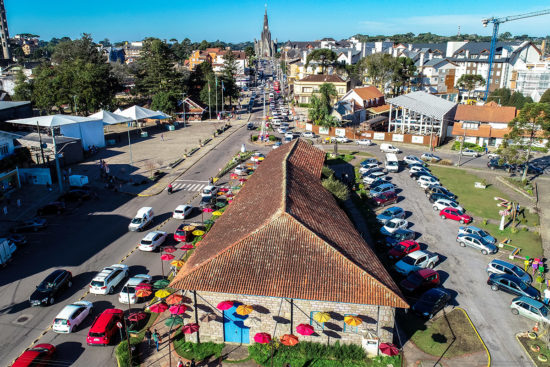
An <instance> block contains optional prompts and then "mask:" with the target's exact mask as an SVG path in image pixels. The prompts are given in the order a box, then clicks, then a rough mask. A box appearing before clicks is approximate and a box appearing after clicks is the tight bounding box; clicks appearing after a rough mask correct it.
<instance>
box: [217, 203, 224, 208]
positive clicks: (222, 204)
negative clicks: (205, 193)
mask: <svg viewBox="0 0 550 367" xmlns="http://www.w3.org/2000/svg"><path fill="white" fill-rule="evenodd" d="M225 205H226V204H225V203H222V202H220V203H216V206H217V207H218V208H223V207H224V206H225Z"/></svg>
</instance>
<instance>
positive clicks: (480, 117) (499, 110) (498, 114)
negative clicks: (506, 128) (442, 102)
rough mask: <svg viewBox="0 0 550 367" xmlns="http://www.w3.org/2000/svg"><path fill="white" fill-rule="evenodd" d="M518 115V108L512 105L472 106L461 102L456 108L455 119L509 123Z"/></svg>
mask: <svg viewBox="0 0 550 367" xmlns="http://www.w3.org/2000/svg"><path fill="white" fill-rule="evenodd" d="M514 117H516V108H515V107H512V106H498V105H497V106H495V105H485V106H470V105H464V104H460V105H458V107H457V109H456V114H455V120H458V121H480V122H502V123H508V122H510V121H512V120H513V119H514Z"/></svg>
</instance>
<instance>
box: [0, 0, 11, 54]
mask: <svg viewBox="0 0 550 367" xmlns="http://www.w3.org/2000/svg"><path fill="white" fill-rule="evenodd" d="M9 39H10V32H9V31H8V20H7V18H6V8H5V7H4V0H0V42H1V46H2V58H3V59H4V60H10V59H11V52H10V47H9Z"/></svg>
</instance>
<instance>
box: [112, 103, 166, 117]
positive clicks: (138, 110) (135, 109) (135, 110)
mask: <svg viewBox="0 0 550 367" xmlns="http://www.w3.org/2000/svg"><path fill="white" fill-rule="evenodd" d="M118 114H119V115H122V116H125V117H129V118H131V119H132V120H141V119H155V118H156V119H162V118H165V117H163V115H164V114H162V112H161V113H160V114H159V112H157V111H153V110H150V109H148V108H144V107H140V106H132V107H129V108H127V109H125V110H124V111H120V113H118ZM161 114H162V115H161Z"/></svg>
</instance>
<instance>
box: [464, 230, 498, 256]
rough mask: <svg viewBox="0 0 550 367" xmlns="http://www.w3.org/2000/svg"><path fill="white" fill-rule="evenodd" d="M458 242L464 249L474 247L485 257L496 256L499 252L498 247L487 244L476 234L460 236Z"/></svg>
mask: <svg viewBox="0 0 550 367" xmlns="http://www.w3.org/2000/svg"><path fill="white" fill-rule="evenodd" d="M456 242H458V243H459V244H460V246H462V247H466V246H469V247H473V248H475V249H477V250H479V251H481V253H482V254H483V255H487V254H496V253H497V252H498V247H496V246H495V245H493V244H492V243H488V242H485V241H484V240H483V238H481V237H479V236H476V235H475V234H460V235H458V236H457V237H456Z"/></svg>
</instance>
